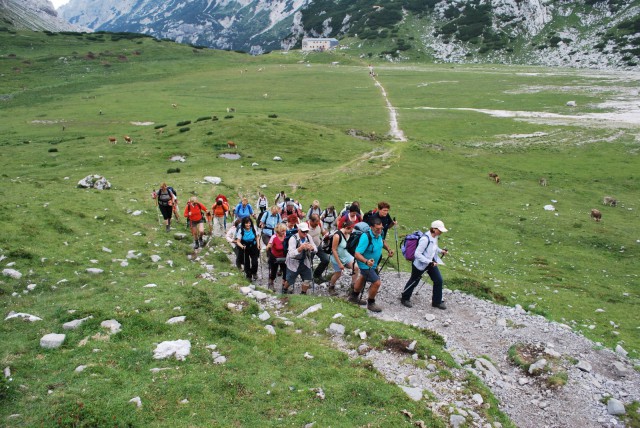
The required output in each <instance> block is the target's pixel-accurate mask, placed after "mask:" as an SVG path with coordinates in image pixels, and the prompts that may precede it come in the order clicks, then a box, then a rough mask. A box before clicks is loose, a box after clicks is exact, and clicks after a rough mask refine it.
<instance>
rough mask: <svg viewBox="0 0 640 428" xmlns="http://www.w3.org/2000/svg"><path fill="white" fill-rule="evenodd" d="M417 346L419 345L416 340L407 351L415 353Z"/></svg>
mask: <svg viewBox="0 0 640 428" xmlns="http://www.w3.org/2000/svg"><path fill="white" fill-rule="evenodd" d="M417 344H418V341H417V340H414V341H413V342H411V343H410V344H409V346H407V351H413V350H414V349H416V345H417Z"/></svg>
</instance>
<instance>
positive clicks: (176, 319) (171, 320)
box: [166, 315, 187, 324]
mask: <svg viewBox="0 0 640 428" xmlns="http://www.w3.org/2000/svg"><path fill="white" fill-rule="evenodd" d="M186 319H187V317H186V316H185V315H181V316H179V317H173V318H169V320H167V322H166V324H180V323H183V322H184V321H185V320H186Z"/></svg>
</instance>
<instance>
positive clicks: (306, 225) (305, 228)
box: [298, 222, 309, 232]
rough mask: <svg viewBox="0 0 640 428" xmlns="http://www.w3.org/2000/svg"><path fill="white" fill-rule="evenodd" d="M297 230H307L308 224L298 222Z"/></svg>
mask: <svg viewBox="0 0 640 428" xmlns="http://www.w3.org/2000/svg"><path fill="white" fill-rule="evenodd" d="M298 230H299V231H300V232H308V231H309V225H308V224H307V223H306V222H305V223H300V224H299V225H298Z"/></svg>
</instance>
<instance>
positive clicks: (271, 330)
mask: <svg viewBox="0 0 640 428" xmlns="http://www.w3.org/2000/svg"><path fill="white" fill-rule="evenodd" d="M264 328H265V330H267V332H268V333H269V334H272V335H274V336H275V334H276V329H275V328H273V326H272V325H271V324H269V325H265V326H264Z"/></svg>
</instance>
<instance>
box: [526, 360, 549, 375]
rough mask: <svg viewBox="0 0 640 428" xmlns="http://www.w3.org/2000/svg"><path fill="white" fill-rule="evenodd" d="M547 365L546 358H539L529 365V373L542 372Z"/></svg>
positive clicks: (536, 373)
mask: <svg viewBox="0 0 640 428" xmlns="http://www.w3.org/2000/svg"><path fill="white" fill-rule="evenodd" d="M546 365H547V360H545V359H544V358H541V359H539V360H538V361H536V362H535V363H533V364H531V365H530V366H529V374H530V375H534V376H535V375H538V374H540V373H541V372H542V371H543V370H544V368H545V367H546Z"/></svg>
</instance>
